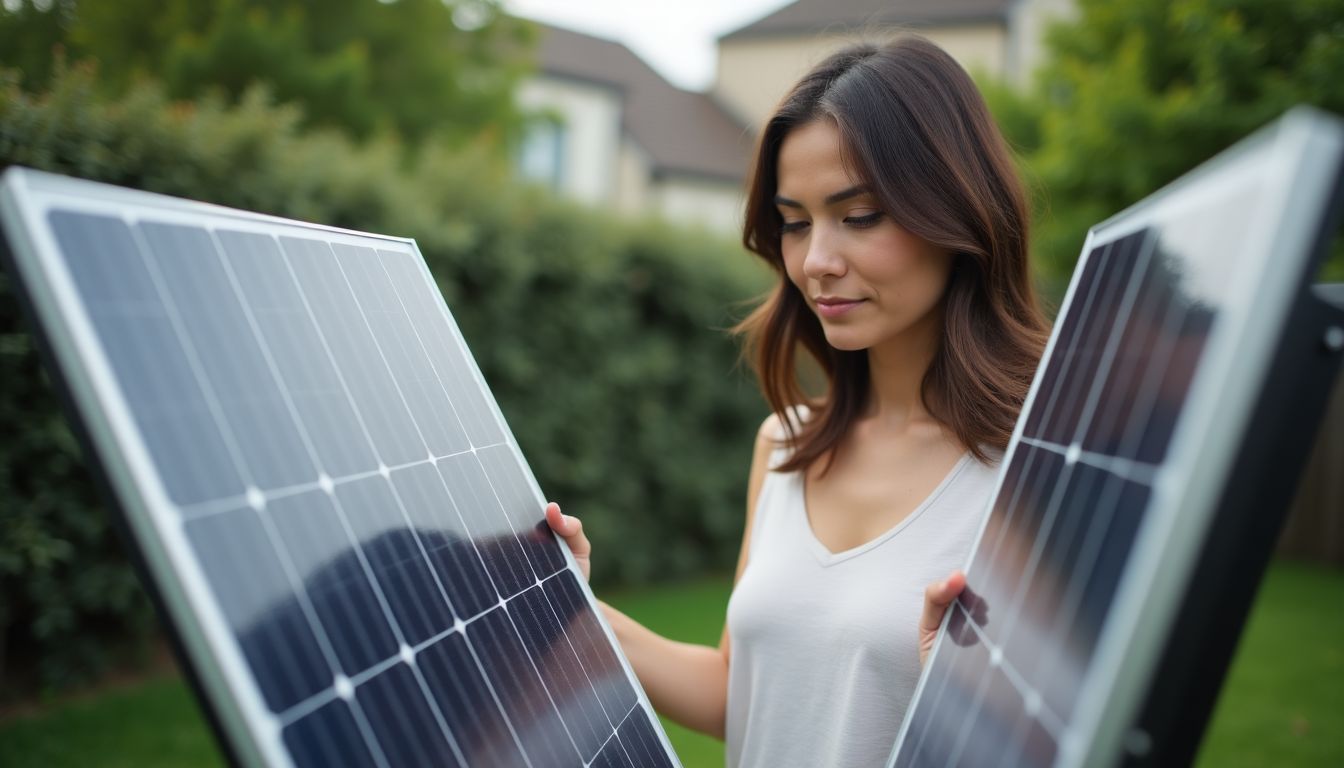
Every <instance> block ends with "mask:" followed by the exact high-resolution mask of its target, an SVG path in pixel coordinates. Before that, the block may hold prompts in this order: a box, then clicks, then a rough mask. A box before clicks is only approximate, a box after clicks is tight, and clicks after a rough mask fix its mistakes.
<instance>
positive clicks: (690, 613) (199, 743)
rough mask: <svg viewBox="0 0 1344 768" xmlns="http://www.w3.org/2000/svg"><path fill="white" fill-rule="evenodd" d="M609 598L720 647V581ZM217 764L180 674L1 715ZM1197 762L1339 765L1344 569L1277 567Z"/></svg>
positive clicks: (169, 760) (34, 755)
mask: <svg viewBox="0 0 1344 768" xmlns="http://www.w3.org/2000/svg"><path fill="white" fill-rule="evenodd" d="M604 597H605V598H606V599H607V600H608V601H609V602H610V603H611V604H612V605H615V606H616V607H618V608H620V609H621V610H623V611H625V612H626V613H628V614H630V615H631V616H633V617H634V618H636V619H638V620H640V621H642V622H644V623H645V624H647V625H648V626H649V627H651V628H653V629H654V630H657V631H659V632H662V633H664V634H667V635H670V636H673V637H676V638H677V639H680V640H687V641H691V642H704V643H715V642H717V641H718V638H719V633H720V630H721V629H722V622H723V612H724V607H725V606H726V604H727V599H728V585H727V583H726V582H724V581H704V582H699V583H694V584H685V585H677V586H670V587H659V588H655V589H647V590H639V591H634V590H631V591H628V592H614V593H610V594H606V595H604ZM667 729H668V735H669V737H670V738H671V740H672V743H673V745H674V747H675V748H676V750H677V754H678V755H679V756H680V757H681V760H682V763H683V764H684V765H685V767H686V768H711V766H721V765H722V764H723V746H722V744H720V743H719V742H718V741H716V740H714V739H710V738H708V737H704V736H700V735H699V734H695V733H692V732H689V731H687V730H685V729H682V728H678V727H676V726H674V725H671V724H668V725H667ZM220 764H221V760H220V758H219V756H218V751H217V749H216V747H215V744H214V742H213V739H212V737H211V735H210V733H209V732H208V731H207V729H206V727H205V725H204V723H203V722H202V720H201V715H200V710H199V708H198V707H197V705H196V703H195V701H194V699H193V698H192V696H191V694H190V693H189V692H188V690H187V688H186V686H185V685H184V684H183V683H182V682H181V681H180V680H179V679H177V678H175V677H168V678H159V679H153V680H149V681H145V682H142V683H138V684H136V685H132V686H125V687H119V688H116V689H114V690H109V691H104V692H101V693H98V694H96V695H87V694H86V695H80V696H76V697H73V698H70V699H68V700H65V701H62V702H59V703H56V704H52V705H50V706H46V707H44V708H42V709H41V710H40V711H38V712H37V713H34V714H27V715H23V716H18V717H12V718H10V719H9V720H7V721H5V722H2V723H0V766H5V768H28V767H29V766H32V767H34V768H64V767H65V766H71V767H74V766H80V767H81V768H83V767H86V766H112V767H120V766H127V768H130V767H131V766H135V767H136V768H158V767H159V766H163V767H164V768H166V767H167V766H216V765H220ZM1198 765H1199V767H1200V768H1224V767H1227V768H1237V767H1238V766H1265V765H1274V766H1303V767H1308V766H1310V767H1314V766H1322V767H1323V768H1324V767H1325V766H1331V767H1332V768H1334V767H1337V766H1341V765H1344V571H1340V570H1337V569H1334V570H1331V569H1323V568H1317V567H1309V566H1302V565H1294V564H1287V563H1279V564H1276V565H1274V566H1273V567H1272V568H1271V569H1270V572H1269V574H1268V577H1267V578H1266V580H1265V583H1264V585H1263V587H1262V588H1261V592H1260V597H1259V598H1258V600H1257V602H1256V606H1255V609H1254V611H1253V613H1252V615H1251V619H1250V623H1249V625H1248V627H1247V630H1246V633H1245V635H1244V636H1243V638H1242V642H1241V647H1240V648H1239V650H1238V652H1237V657H1236V660H1235V661H1234V662H1233V666H1232V669H1231V671H1230V672H1229V675H1228V678H1227V682H1226V684H1225V686H1224V689H1223V695H1222V698H1221V700H1220V701H1219V704H1218V707H1217V710H1216V711H1215V713H1214V717H1213V721H1212V723H1211V725H1210V728H1209V731H1208V734H1207V738H1206V739H1205V744H1204V748H1203V750H1202V752H1201V754H1200V757H1199V763H1198Z"/></svg>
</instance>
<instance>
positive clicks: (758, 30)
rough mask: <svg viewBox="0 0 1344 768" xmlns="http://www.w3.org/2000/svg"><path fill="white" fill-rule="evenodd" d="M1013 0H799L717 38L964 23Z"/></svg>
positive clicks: (989, 17) (1002, 10)
mask: <svg viewBox="0 0 1344 768" xmlns="http://www.w3.org/2000/svg"><path fill="white" fill-rule="evenodd" d="M1012 3H1013V0H886V2H883V0H798V1H797V2H795V3H793V4H791V5H786V6H784V7H783V8H780V9H779V10H778V11H775V12H774V13H772V14H770V15H768V16H766V17H765V18H762V19H760V20H758V21H754V22H752V23H751V24H748V25H746V26H744V27H739V28H738V29H735V30H733V31H731V32H728V33H727V34H724V35H721V36H720V37H719V39H720V40H730V39H735V38H745V37H773V36H784V35H796V34H815V33H817V32H823V31H826V30H830V29H842V30H847V31H857V30H860V29H862V28H863V27H868V26H872V25H886V24H908V25H912V26H919V25H925V24H966V23H972V22H983V21H1004V20H1005V19H1006V18H1007V15H1008V11H1009V6H1011V5H1012Z"/></svg>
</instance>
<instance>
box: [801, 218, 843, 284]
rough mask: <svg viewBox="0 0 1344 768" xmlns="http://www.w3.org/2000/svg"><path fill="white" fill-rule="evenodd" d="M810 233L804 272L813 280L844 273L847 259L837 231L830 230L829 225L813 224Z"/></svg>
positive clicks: (804, 258) (838, 275)
mask: <svg viewBox="0 0 1344 768" xmlns="http://www.w3.org/2000/svg"><path fill="white" fill-rule="evenodd" d="M810 235H811V237H809V238H808V242H807V255H806V256H804V257H803V274H805V275H807V276H808V277H810V278H812V279H813V280H821V279H823V278H834V277H841V276H842V275H844V274H845V270H846V265H845V259H844V256H843V255H842V253H841V248H840V243H839V238H837V237H836V236H835V233H833V232H831V231H829V228H828V227H822V226H817V225H816V224H813V225H812V231H811V233H810Z"/></svg>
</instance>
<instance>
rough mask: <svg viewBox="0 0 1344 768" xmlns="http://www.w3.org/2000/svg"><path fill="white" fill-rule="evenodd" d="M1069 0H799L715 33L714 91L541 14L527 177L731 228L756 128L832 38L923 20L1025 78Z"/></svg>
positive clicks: (951, 42)
mask: <svg viewBox="0 0 1344 768" xmlns="http://www.w3.org/2000/svg"><path fill="white" fill-rule="evenodd" d="M1072 7H1073V0H886V1H885V2H884V1H883V0H797V2H794V3H792V4H791V5H787V6H785V7H783V8H781V9H779V10H778V11H775V12H774V13H772V14H769V15H767V16H765V17H764V18H762V19H760V20H758V21H755V22H753V23H751V24H748V25H746V26H744V27H741V28H740V29H737V30H734V31H731V32H729V33H727V34H725V35H723V36H721V37H720V38H719V39H718V49H719V53H718V74H717V78H716V81H715V83H714V86H713V87H712V88H711V89H710V91H709V92H708V93H699V92H695V91H687V90H683V89H681V88H677V87H676V86H674V85H672V84H671V83H669V82H667V81H666V80H664V79H663V78H662V76H660V75H659V74H658V73H657V72H655V71H654V70H653V69H652V68H651V67H649V65H648V64H646V63H645V62H644V61H643V60H642V59H640V58H639V57H638V56H637V55H635V54H634V53H633V52H632V51H631V50H630V49H628V48H626V47H625V46H624V45H622V44H620V43H618V42H615V41H612V40H606V39H603V38H600V37H594V36H592V35H586V34H582V33H579V32H574V31H571V30H567V29H563V28H560V27H555V26H548V25H539V26H540V35H539V37H540V40H539V45H538V52H537V65H538V72H537V73H536V75H534V76H533V77H531V78H530V79H528V80H527V81H525V82H524V83H523V85H522V86H521V88H520V91H519V96H518V98H519V101H520V104H521V105H522V106H523V107H524V108H525V109H527V110H529V111H532V112H534V113H539V114H542V115H545V116H546V118H545V119H543V120H541V121H538V123H537V124H536V125H534V126H533V128H532V130H531V132H530V133H529V134H528V136H527V138H526V139H525V141H524V143H523V146H522V148H521V151H520V154H519V158H518V166H519V169H520V171H521V173H522V175H523V176H525V177H526V178H529V179H532V180H534V181H537V182H540V183H544V184H547V185H549V186H550V187H552V188H553V189H555V190H557V191H559V192H561V193H562V194H565V195H568V196H569V197H572V198H574V199H577V200H580V201H583V202H586V203H589V204H592V205H595V206H599V207H604V208H607V209H610V210H614V211H618V212H622V213H628V214H632V215H655V216H661V217H663V218H665V219H668V220H671V221H678V222H683V223H688V224H693V225H699V226H704V227H707V228H710V229H714V230H717V231H721V232H724V233H733V232H736V231H737V230H738V229H739V228H740V227H741V218H742V204H743V200H744V195H743V186H744V184H745V182H746V175H747V172H748V168H749V165H750V158H751V152H752V148H753V142H754V136H755V132H756V130H757V129H759V127H760V126H761V124H762V123H763V122H764V121H765V119H766V118H767V117H768V116H769V114H770V113H771V111H772V110H773V109H774V107H775V105H776V104H777V103H778V101H779V99H780V98H781V97H782V96H783V95H784V91H785V89H787V88H788V87H789V85H790V84H792V83H793V82H794V81H796V80H797V79H798V78H799V77H800V76H801V75H802V74H803V73H804V72H806V71H807V69H808V68H809V67H811V66H812V65H813V64H815V63H816V62H817V61H819V60H820V59H821V58H822V57H824V56H825V55H826V54H828V53H829V52H831V51H833V50H835V49H836V48H837V47H839V46H841V45H843V44H845V43H847V42H850V41H853V40H856V39H859V38H861V37H865V36H866V37H876V36H882V35H890V34H892V33H893V32H894V31H896V30H900V29H906V30H911V31H916V32H919V33H920V34H923V35H925V36H927V37H929V38H930V39H932V40H933V41H934V42H936V43H938V44H939V45H941V46H943V48H945V49H946V50H947V51H948V52H949V53H951V54H952V55H953V56H954V57H956V58H957V59H958V60H959V61H961V62H962V64H963V65H965V66H966V67H967V68H969V69H971V70H973V71H976V70H979V71H984V72H986V73H988V74H990V75H995V76H999V77H1004V78H1007V79H1009V80H1016V81H1019V82H1020V81H1022V80H1023V79H1025V77H1026V76H1027V74H1028V73H1029V72H1030V71H1031V70H1032V69H1033V68H1034V66H1035V65H1036V64H1037V62H1038V61H1039V60H1040V56H1041V38H1042V36H1043V31H1044V28H1045V25H1046V22H1047V20H1048V19H1050V18H1051V17H1053V16H1062V15H1065V14H1067V13H1069V12H1070V10H1071V9H1072Z"/></svg>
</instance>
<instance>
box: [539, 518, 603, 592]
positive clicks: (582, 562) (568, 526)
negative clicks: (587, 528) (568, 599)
mask: <svg viewBox="0 0 1344 768" xmlns="http://www.w3.org/2000/svg"><path fill="white" fill-rule="evenodd" d="M546 522H547V524H549V525H550V526H551V530H552V531H555V535H557V536H559V537H560V538H561V539H563V540H564V542H565V544H566V545H567V546H568V547H569V551H570V554H572V555H574V562H576V563H578V564H579V571H580V572H582V573H583V580H584V581H587V580H588V572H589V571H590V570H591V569H592V566H591V563H590V560H589V558H590V556H591V555H592V553H593V545H592V544H590V543H588V537H587V536H585V535H583V523H582V522H580V521H579V518H577V517H570V516H569V515H566V514H564V513H562V512H561V511H560V505H559V504H556V503H555V502H554V501H552V502H551V503H549V504H547V505H546Z"/></svg>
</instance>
